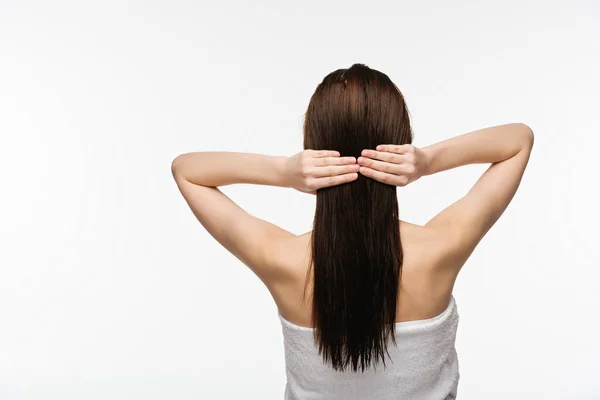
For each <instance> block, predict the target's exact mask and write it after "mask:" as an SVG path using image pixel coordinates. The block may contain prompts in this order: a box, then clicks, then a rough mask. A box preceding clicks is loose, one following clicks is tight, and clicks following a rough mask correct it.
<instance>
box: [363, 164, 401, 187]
mask: <svg viewBox="0 0 600 400" xmlns="http://www.w3.org/2000/svg"><path fill="white" fill-rule="evenodd" d="M358 172H359V173H361V174H362V175H364V176H366V177H369V178H372V179H375V180H376V181H379V182H381V183H385V184H387V185H393V186H406V185H407V184H408V179H407V178H406V177H405V176H400V175H393V174H388V173H386V172H381V171H376V170H374V169H371V168H369V167H360V170H359V171H358Z"/></svg>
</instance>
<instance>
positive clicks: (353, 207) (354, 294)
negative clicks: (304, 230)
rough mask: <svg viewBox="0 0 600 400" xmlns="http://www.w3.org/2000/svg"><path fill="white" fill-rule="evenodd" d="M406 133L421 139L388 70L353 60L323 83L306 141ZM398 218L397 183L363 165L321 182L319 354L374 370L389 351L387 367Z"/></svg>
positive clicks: (381, 140) (348, 141)
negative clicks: (369, 173)
mask: <svg viewBox="0 0 600 400" xmlns="http://www.w3.org/2000/svg"><path fill="white" fill-rule="evenodd" d="M406 143H412V130H411V126H410V118H409V114H408V109H407V108H406V105H405V102H404V97H403V95H402V93H401V92H400V90H399V89H398V87H397V86H396V85H395V84H394V83H393V82H392V81H391V80H390V78H389V77H388V76H387V75H386V74H384V73H382V72H379V71H377V70H375V69H371V68H369V67H367V66H366V65H364V64H353V65H352V66H351V67H350V68H348V69H338V70H336V71H334V72H331V73H330V74H328V75H327V76H326V77H325V78H324V79H323V81H322V82H321V83H320V84H319V85H318V86H317V89H316V91H315V93H314V94H313V95H312V97H311V99H310V103H309V105H308V109H307V111H306V114H305V119H304V148H305V149H314V150H337V151H339V152H340V154H341V155H342V156H354V157H357V158H358V157H359V156H360V155H361V151H362V150H363V149H375V147H376V146H377V145H379V144H406ZM398 219H399V216H398V199H397V196H396V187H395V186H390V185H386V184H383V183H380V182H378V181H375V180H373V179H369V178H367V177H365V176H363V175H361V174H359V176H358V179H356V180H354V181H353V182H349V183H346V184H342V185H338V186H332V187H328V188H323V189H319V190H318V191H317V205H316V211H315V217H314V221H313V233H312V242H311V248H312V252H311V256H312V265H313V268H312V271H313V272H314V275H313V278H314V279H313V282H314V285H313V286H314V289H313V306H312V307H313V309H312V318H313V321H312V323H313V326H314V328H315V330H314V338H315V343H316V344H317V345H318V347H319V354H322V355H323V360H324V361H325V362H326V363H327V362H328V363H330V364H331V365H332V367H333V368H334V369H336V370H339V371H344V370H345V369H347V368H348V367H349V366H350V367H351V369H352V371H358V369H359V368H360V369H361V371H364V370H365V369H366V368H367V367H368V366H369V365H371V364H373V365H374V366H376V365H377V364H378V362H379V361H382V362H383V365H384V367H385V365H386V363H385V353H387V354H388V356H389V352H388V350H387V345H388V343H387V340H388V338H389V337H390V336H391V339H392V341H393V343H394V344H396V338H395V331H394V323H395V319H396V306H397V295H398V283H399V279H400V277H401V268H402V261H403V253H402V245H401V242H400V232H399V225H398ZM310 273H311V269H310V268H309V271H308V276H307V281H306V282H307V283H308V282H309V280H310V279H308V278H309V277H310ZM305 289H306V287H305ZM305 293H306V292H305Z"/></svg>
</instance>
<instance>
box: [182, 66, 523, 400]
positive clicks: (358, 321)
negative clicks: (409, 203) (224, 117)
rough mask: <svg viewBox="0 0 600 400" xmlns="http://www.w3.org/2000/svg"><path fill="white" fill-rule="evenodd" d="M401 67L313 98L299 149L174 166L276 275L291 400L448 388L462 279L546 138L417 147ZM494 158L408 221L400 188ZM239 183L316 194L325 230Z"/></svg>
mask: <svg viewBox="0 0 600 400" xmlns="http://www.w3.org/2000/svg"><path fill="white" fill-rule="evenodd" d="M412 140H413V134H412V129H411V125H410V118H409V113H408V109H407V107H406V104H405V102H404V98H403V96H402V94H401V92H400V90H399V89H398V88H397V87H396V85H395V84H394V83H393V82H392V81H391V80H390V79H389V77H388V76H387V75H386V74H384V73H382V72H379V71H377V70H374V69H371V68H369V67H367V66H365V65H363V64H354V65H353V66H352V67H351V68H349V69H340V70H336V71H334V72H332V73H330V74H328V75H327V76H326V77H325V78H324V79H323V81H322V82H321V83H320V84H319V85H318V87H317V89H316V91H315V93H314V95H313V96H312V98H311V100H310V103H309V106H308V110H307V112H306V116H305V123H304V147H305V150H304V151H302V152H300V153H298V154H296V155H294V156H292V157H275V156H264V155H259V154H243V153H217V152H204V153H188V154H184V155H181V156H179V157H178V158H177V159H176V160H175V161H174V162H173V175H174V177H175V179H176V182H177V184H178V186H179V189H180V190H181V193H182V194H183V196H184V197H185V199H186V201H187V203H188V204H189V206H190V208H191V209H192V211H193V212H194V214H195V215H196V217H197V218H198V220H199V221H200V222H201V223H202V224H203V226H204V227H205V228H206V229H207V230H208V231H209V232H210V233H211V234H212V235H213V237H215V239H216V240H218V241H219V242H220V243H221V244H223V246H225V247H226V248H227V249H228V250H229V251H231V252H232V253H233V254H234V255H236V256H237V257H238V258H239V259H240V260H241V261H242V262H244V263H245V264H246V265H247V266H248V267H249V268H251V269H252V270H253V271H254V272H255V273H256V275H257V276H258V277H259V278H260V279H261V280H262V281H263V282H264V283H265V285H266V286H267V288H268V289H269V291H270V293H271V294H272V296H273V299H274V301H275V303H276V305H277V313H278V316H279V319H280V321H281V325H282V332H283V338H284V349H285V358H286V374H287V379H288V380H287V385H286V388H285V397H286V398H287V399H298V400H300V399H365V398H372V399H448V398H455V397H456V396H457V393H458V381H459V377H460V373H459V364H458V356H457V354H456V349H455V339H456V332H457V326H458V319H459V318H458V307H457V304H456V301H455V298H454V296H453V287H454V283H455V280H456V277H457V276H458V273H459V271H460V269H461V268H462V266H463V264H464V263H465V261H466V260H467V259H468V257H469V256H470V254H471V253H472V252H473V250H474V249H475V247H476V246H477V244H478V243H479V242H480V240H481V239H482V238H483V237H484V235H485V234H486V233H487V231H488V230H489V229H490V228H491V226H492V225H493V224H494V223H495V222H496V221H497V219H498V218H499V217H500V215H501V214H502V212H503V211H504V210H505V208H506V207H507V206H508V203H509V202H510V200H511V199H512V197H513V196H514V193H515V192H516V190H517V188H518V186H519V183H520V180H521V177H522V175H523V172H524V169H525V167H526V165H527V162H528V160H529V154H530V151H531V148H532V145H533V134H532V132H531V129H529V128H528V127H527V126H526V125H524V124H507V125H502V126H497V127H492V128H486V129H481V130H478V131H474V132H470V133H467V134H463V135H459V136H457V137H454V138H452V139H448V140H445V141H442V142H440V143H436V144H434V145H431V146H428V147H424V148H417V147H416V146H414V145H412ZM472 163H491V164H492V165H491V166H490V168H489V169H488V170H487V171H486V172H485V173H484V174H483V175H482V177H481V178H480V179H479V180H478V181H477V183H476V184H475V185H474V186H473V188H472V189H471V190H470V191H469V192H468V193H467V194H466V195H465V196H464V197H463V198H461V199H459V200H458V201H457V202H455V203H454V204H452V205H450V206H449V207H447V208H446V209H445V210H442V211H441V212H440V213H439V214H437V215H436V216H435V217H434V218H433V219H432V220H431V221H429V222H428V223H427V224H425V225H424V226H418V225H415V224H411V223H408V222H405V221H401V220H400V219H399V214H400V212H399V210H400V209H401V208H400V207H399V205H398V198H397V187H403V186H406V185H407V184H410V183H411V182H414V181H415V180H417V179H419V178H421V177H423V176H426V175H431V174H434V173H437V172H440V171H444V170H447V169H450V168H454V167H458V166H461V165H466V164H472ZM232 183H254V184H262V185H276V186H282V187H293V188H295V189H297V190H300V191H302V192H306V193H311V194H315V195H316V196H317V204H316V210H315V216H314V222H313V229H312V230H311V231H310V232H307V233H305V234H302V235H294V234H292V233H290V232H287V231H285V230H283V229H281V228H279V227H277V226H276V225H273V224H271V223H269V222H266V221H263V220H260V219H258V218H256V217H253V216H251V215H249V214H248V213H246V212H245V211H244V210H242V209H241V208H239V207H238V206H237V205H236V204H235V203H233V202H232V201H231V200H230V199H229V198H227V196H225V195H224V194H223V193H221V192H220V191H219V190H218V188H217V187H218V186H222V185H227V184H232Z"/></svg>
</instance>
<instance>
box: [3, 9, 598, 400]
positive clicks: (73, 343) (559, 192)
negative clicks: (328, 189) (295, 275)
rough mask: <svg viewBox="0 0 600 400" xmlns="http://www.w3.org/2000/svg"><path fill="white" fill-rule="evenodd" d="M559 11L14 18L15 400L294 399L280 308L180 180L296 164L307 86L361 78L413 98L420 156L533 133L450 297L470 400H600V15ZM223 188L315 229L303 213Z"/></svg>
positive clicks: (282, 198) (8, 341) (247, 190)
mask: <svg viewBox="0 0 600 400" xmlns="http://www.w3.org/2000/svg"><path fill="white" fill-rule="evenodd" d="M560 3H562V4H560ZM560 3H559V2H556V3H555V2H551V1H543V2H542V1H540V2H535V3H534V2H530V1H502V2H476V1H472V2H465V1H463V2H455V1H453V2H444V1H438V2H430V1H427V2H416V1H411V2H408V1H406V2H396V1H394V2H392V1H388V2H366V1H360V2H358V1H343V2H342V1H336V2H333V1H302V2H295V3H292V2H282V1H272V2H266V1H236V2H217V1H214V2H208V1H204V2H198V1H191V0H190V1H187V2H184V1H178V2H174V1H162V2H156V1H155V2H148V1H146V2H141V1H140V2H133V1H131V2H126V1H102V2H90V1H88V2H81V1H80V2H77V1H71V2H62V1H54V2H38V3H34V2H18V1H14V2H12V1H6V0H4V1H2V2H1V3H0V4H1V6H0V134H1V141H0V179H1V186H0V187H1V194H2V196H1V198H0V206H1V207H0V240H1V242H0V243H1V245H0V246H1V247H0V399H3V400H9V399H11V400H12V399H61V400H65V399H179V400H185V399H237V398H251V399H281V398H282V394H283V389H284V385H285V372H284V358H283V343H282V336H281V327H280V325H279V321H278V319H277V315H276V308H275V304H274V303H273V301H272V299H271V298H270V296H269V293H268V291H267V290H266V289H265V288H264V287H263V285H262V283H261V282H260V281H259V280H258V278H256V277H255V276H254V275H253V274H252V273H251V272H250V271H249V270H248V269H247V268H246V267H245V266H244V265H243V264H241V262H239V261H238V260H237V259H236V258H235V257H234V256H232V255H230V254H229V253H228V252H227V251H226V250H224V249H223V248H221V247H220V246H219V245H218V244H217V242H215V241H214V240H213V239H212V237H210V236H209V235H208V234H207V233H206V231H204V229H203V228H202V227H201V225H200V224H199V223H198V222H197V221H196V220H195V219H194V218H193V216H192V214H191V212H190V211H189V209H188V208H187V206H186V205H185V203H184V201H183V199H182V198H181V197H180V195H179V193H178V191H177V188H176V186H175V184H174V183H173V181H172V177H171V171H170V164H171V161H172V159H173V158H174V157H175V156H177V155H178V154H180V153H183V152H188V151H202V150H226V151H245V152H256V153H265V154H273V155H292V154H294V153H296V152H299V151H300V150H302V147H301V145H302V132H301V126H302V118H303V113H304V112H305V110H306V106H307V104H308V100H309V98H310V96H311V94H312V93H313V91H314V90H315V88H316V85H317V84H318V83H319V82H320V81H321V80H322V78H323V77H324V76H325V75H326V74H327V73H329V72H331V71H333V70H335V69H338V68H347V67H350V65H352V63H354V62H360V63H365V64H367V65H368V66H369V67H372V68H375V69H378V70H380V71H382V72H385V73H387V74H388V75H389V76H390V78H391V79H392V80H393V81H394V82H395V83H396V84H397V85H398V86H399V88H400V89H401V90H402V92H403V93H404V95H405V97H406V101H407V104H408V107H409V109H410V111H411V115H412V118H413V127H414V131H415V142H414V144H415V145H417V146H425V145H428V144H431V143H433V142H436V141H439V140H442V139H445V138H448V137H450V136H454V135H457V134H459V133H464V132H467V131H470V130H474V129H477V128H482V127H485V126H490V125H496V124H501V123H507V122H524V123H527V124H528V125H529V126H531V127H532V128H533V130H534V132H535V135H536V136H535V146H534V149H533V153H532V155H531V159H530V164H529V167H528V169H527V171H526V172H525V176H524V178H523V181H522V184H521V188H520V189H519V191H518V192H517V195H516V196H515V198H514V201H513V203H512V204H511V205H510V206H509V208H508V209H507V211H506V212H505V214H504V216H503V217H502V218H501V219H500V221H499V222H498V223H497V224H496V226H495V227H494V228H492V230H491V231H490V232H489V234H488V236H486V238H485V239H484V240H483V241H482V242H481V244H480V246H479V247H478V249H477V250H476V251H475V253H474V254H473V256H472V257H471V259H470V260H469V261H468V263H467V264H466V265H465V267H464V269H463V271H462V273H461V275H460V276H459V278H458V281H457V284H456V287H455V297H456V299H457V303H458V306H459V313H460V316H461V323H460V325H459V332H458V337H457V349H458V353H459V360H460V367H461V381H460V385H459V398H461V399H487V400H489V399H505V398H510V399H545V400H547V399H600V394H598V393H600V384H599V383H598V381H597V377H598V374H599V373H600V371H599V367H598V359H599V358H600V345H599V344H598V343H599V342H598V338H600V326H599V322H598V315H599V308H600V295H599V294H598V292H597V288H598V286H599V280H600V248H599V246H598V243H597V241H598V226H599V224H600V218H599V211H598V205H600V197H599V194H598V182H599V180H598V176H597V175H598V172H599V169H600V168H599V167H598V164H597V158H596V157H597V154H598V150H599V146H600V139H599V136H600V129H599V128H600V122H599V119H598V106H599V105H600V104H599V103H600V102H599V99H598V94H599V93H600V78H599V76H600V74H599V71H600V23H599V21H600V5H599V3H598V2H594V1H572V2H566V1H565V2H560ZM485 168H486V166H484V165H474V166H467V167H463V168H459V169H456V170H452V171H447V172H444V173H441V174H438V175H435V176H430V177H426V178H423V179H422V180H420V181H418V182H416V183H414V184H412V185H409V186H408V187H406V188H402V189H399V201H400V207H401V209H400V210H401V211H400V214H401V215H400V216H401V218H402V219H404V220H407V221H410V222H413V223H420V224H422V223H425V222H426V221H427V220H428V219H429V218H431V217H432V216H433V215H435V213H437V212H438V211H439V210H441V209H442V208H444V207H446V206H447V205H448V204H450V203H451V202H453V201H455V200H456V199H458V198H459V197H460V196H462V195H463V194H464V193H466V191H467V190H468V189H469V188H470V186H471V185H472V184H473V183H474V182H475V180H476V179H477V177H478V176H479V175H480V174H481V173H482V172H483V171H484V169H485ZM224 191H225V193H227V194H228V195H230V196H231V197H232V199H234V200H235V201H237V202H238V203H239V204H240V205H242V206H243V207H245V208H246V209H247V210H248V211H249V212H251V213H254V214H255V215H257V216H259V217H261V218H264V219H267V220H269V221H272V222H275V223H278V224H280V225H281V226H282V227H284V228H286V229H288V230H290V231H292V232H295V233H298V234H300V233H304V232H306V231H308V230H310V228H311V223H312V216H313V211H314V197H312V196H309V195H306V194H303V193H300V192H294V191H293V190H291V189H282V188H274V187H258V186H254V187H253V186H248V185H237V186H236V185H234V186H228V187H225V188H224Z"/></svg>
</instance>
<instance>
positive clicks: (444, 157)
mask: <svg viewBox="0 0 600 400" xmlns="http://www.w3.org/2000/svg"><path fill="white" fill-rule="evenodd" d="M532 143H533V132H532V131H531V129H530V128H529V127H528V126H527V125H525V124H506V125H499V126H494V127H490V128H484V129H479V130H476V131H473V132H469V133H464V134H462V135H459V136H456V137H453V138H450V139H446V140H443V141H441V142H438V143H436V144H433V145H431V146H427V147H423V148H421V151H423V153H424V157H425V159H426V160H427V161H426V163H425V164H424V165H425V168H424V171H423V175H431V174H435V173H437V172H441V171H445V170H448V169H451V168H456V167H459V166H462V165H467V164H478V163H496V162H500V161H504V160H506V159H508V158H511V157H512V156H514V155H515V154H517V153H518V152H520V151H521V150H522V149H524V148H527V147H530V145H531V144H532Z"/></svg>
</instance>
